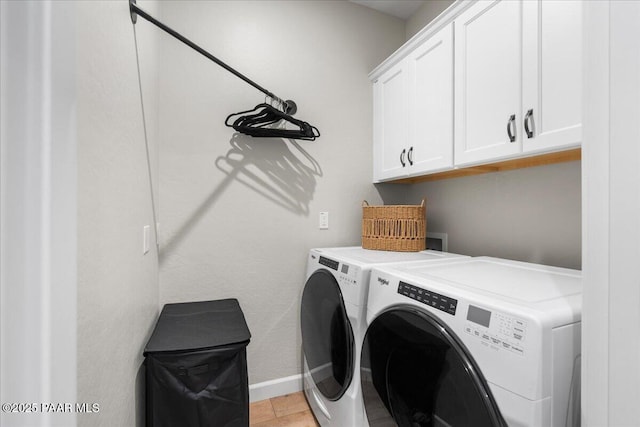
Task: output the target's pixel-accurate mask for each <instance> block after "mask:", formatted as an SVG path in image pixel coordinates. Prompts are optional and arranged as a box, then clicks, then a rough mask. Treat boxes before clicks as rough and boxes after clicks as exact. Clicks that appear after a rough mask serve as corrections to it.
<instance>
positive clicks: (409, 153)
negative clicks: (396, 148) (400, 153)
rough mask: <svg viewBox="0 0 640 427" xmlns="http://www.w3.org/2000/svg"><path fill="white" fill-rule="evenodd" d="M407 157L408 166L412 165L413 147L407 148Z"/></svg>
mask: <svg viewBox="0 0 640 427" xmlns="http://www.w3.org/2000/svg"><path fill="white" fill-rule="evenodd" d="M407 159H409V166H413V147H411V148H409V152H408V153H407Z"/></svg>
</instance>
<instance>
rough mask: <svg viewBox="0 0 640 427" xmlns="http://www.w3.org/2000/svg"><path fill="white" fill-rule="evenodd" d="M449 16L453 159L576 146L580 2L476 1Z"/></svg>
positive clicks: (482, 159) (493, 157)
mask: <svg viewBox="0 0 640 427" xmlns="http://www.w3.org/2000/svg"><path fill="white" fill-rule="evenodd" d="M455 22H456V46H455V49H456V70H455V73H456V77H455V79H456V80H455V87H456V116H455V119H456V128H455V129H456V137H455V164H456V165H468V164H478V163H487V162H489V161H495V160H501V159H504V158H510V157H516V156H522V155H529V154H535V153H536V152H546V151H557V150H561V149H565V148H569V147H576V146H579V145H580V142H581V140H582V125H581V122H582V118H581V117H582V111H581V104H582V100H581V96H580V94H581V90H582V89H581V85H582V79H581V75H582V62H581V61H582V55H581V51H582V3H581V2H580V1H575V0H566V1H564V0H554V1H543V0H526V1H520V0H501V1H479V2H477V3H475V4H474V5H473V6H471V7H470V8H469V9H467V10H466V11H465V12H463V13H462V14H461V15H460V16H459V17H458V18H457V19H456V21H455Z"/></svg>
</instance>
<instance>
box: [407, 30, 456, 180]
mask: <svg viewBox="0 0 640 427" xmlns="http://www.w3.org/2000/svg"><path fill="white" fill-rule="evenodd" d="M408 66H409V88H410V91H409V147H408V154H409V156H408V159H407V160H408V161H409V164H410V168H409V174H410V175H419V174H422V173H424V172H433V171H438V170H443V169H448V168H451V167H452V166H453V24H449V25H447V26H446V27H445V28H443V29H442V30H440V31H438V32H437V33H436V34H435V35H434V36H433V37H431V38H430V39H429V40H427V41H426V42H425V43H424V44H423V45H421V46H420V47H418V48H417V49H416V50H415V51H414V52H412V53H411V55H409V58H408Z"/></svg>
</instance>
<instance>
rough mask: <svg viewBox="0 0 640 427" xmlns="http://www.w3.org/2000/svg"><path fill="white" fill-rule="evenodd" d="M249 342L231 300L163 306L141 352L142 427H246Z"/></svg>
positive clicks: (238, 308) (237, 309) (237, 308)
mask: <svg viewBox="0 0 640 427" xmlns="http://www.w3.org/2000/svg"><path fill="white" fill-rule="evenodd" d="M250 338H251V334H250V332H249V328H247V323H246V321H245V319H244V314H243V313H242V310H241V309H240V305H239V304H238V300H236V299H225V300H218V301H200V302H190V303H178V304H166V305H165V306H164V308H163V309H162V312H161V313H160V317H159V318H158V322H157V324H156V327H155V329H154V331H153V334H151V338H150V339H149V342H148V343H147V346H146V348H145V350H144V356H145V358H146V359H145V366H146V368H145V370H146V394H147V396H146V401H147V408H146V417H147V422H146V425H147V427H205V426H206V427H247V426H248V425H249V385H248V379H247V354H246V347H247V344H249V339H250Z"/></svg>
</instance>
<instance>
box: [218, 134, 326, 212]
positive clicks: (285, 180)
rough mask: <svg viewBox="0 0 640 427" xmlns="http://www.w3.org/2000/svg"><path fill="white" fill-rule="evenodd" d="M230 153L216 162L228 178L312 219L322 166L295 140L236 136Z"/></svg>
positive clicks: (232, 140) (232, 141) (232, 139)
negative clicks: (317, 183)
mask: <svg viewBox="0 0 640 427" xmlns="http://www.w3.org/2000/svg"><path fill="white" fill-rule="evenodd" d="M231 146H232V148H231V150H229V151H228V152H227V155H226V156H225V157H218V158H217V159H216V167H217V168H218V169H220V170H221V171H222V172H224V173H226V174H227V176H229V177H231V176H233V177H234V178H235V179H236V180H237V181H238V182H240V183H241V184H244V185H245V186H247V187H249V188H251V189H252V190H254V191H256V192H257V193H258V194H260V195H262V196H263V197H265V198H266V199H268V200H271V201H272V202H274V203H276V204H278V205H280V206H281V207H283V208H285V209H287V210H289V211H291V212H293V213H295V214H298V215H304V216H308V215H309V203H310V202H311V200H312V199H313V194H314V192H315V188H316V178H317V177H321V176H322V168H321V167H320V164H318V162H317V161H316V160H315V159H314V158H313V157H311V155H309V153H308V152H306V151H305V150H304V149H303V148H302V147H301V146H300V144H299V143H298V142H296V141H295V140H293V139H289V140H284V139H281V138H261V139H258V138H252V137H250V136H246V135H243V134H240V133H235V134H234V135H233V137H232V138H231Z"/></svg>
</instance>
